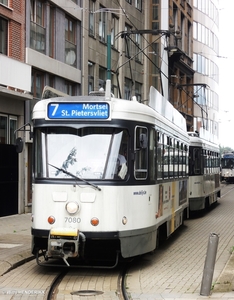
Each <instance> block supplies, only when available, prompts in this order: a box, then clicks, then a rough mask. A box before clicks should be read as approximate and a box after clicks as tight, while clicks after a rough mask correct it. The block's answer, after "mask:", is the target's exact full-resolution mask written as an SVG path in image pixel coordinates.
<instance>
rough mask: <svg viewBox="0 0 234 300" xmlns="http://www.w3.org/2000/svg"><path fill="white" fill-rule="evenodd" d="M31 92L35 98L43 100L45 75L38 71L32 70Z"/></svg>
mask: <svg viewBox="0 0 234 300" xmlns="http://www.w3.org/2000/svg"><path fill="white" fill-rule="evenodd" d="M31 83H32V87H31V92H32V94H33V97H34V98H37V99H41V96H42V91H43V88H44V73H42V72H40V71H38V70H32V80H31Z"/></svg>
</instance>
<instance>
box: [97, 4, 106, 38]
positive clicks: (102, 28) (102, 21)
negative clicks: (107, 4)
mask: <svg viewBox="0 0 234 300" xmlns="http://www.w3.org/2000/svg"><path fill="white" fill-rule="evenodd" d="M106 18H107V15H106V12H105V8H104V7H103V6H100V12H99V40H100V41H102V42H104V43H106V24H107V22H106Z"/></svg>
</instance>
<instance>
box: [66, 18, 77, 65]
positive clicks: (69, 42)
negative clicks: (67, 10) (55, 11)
mask: <svg viewBox="0 0 234 300" xmlns="http://www.w3.org/2000/svg"><path fill="white" fill-rule="evenodd" d="M75 29H76V26H75V21H74V20H73V19H71V18H70V17H68V16H66V17H65V62H66V64H68V65H70V66H73V67H76V30H75Z"/></svg>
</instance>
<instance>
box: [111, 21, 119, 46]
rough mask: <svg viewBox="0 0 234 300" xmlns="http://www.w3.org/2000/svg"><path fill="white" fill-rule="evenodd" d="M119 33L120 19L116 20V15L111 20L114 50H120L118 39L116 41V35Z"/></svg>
mask: <svg viewBox="0 0 234 300" xmlns="http://www.w3.org/2000/svg"><path fill="white" fill-rule="evenodd" d="M118 32H119V19H118V18H116V16H115V15H112V19H111V45H112V46H113V47H114V48H116V49H117V48H118V39H116V35H117V33H118Z"/></svg>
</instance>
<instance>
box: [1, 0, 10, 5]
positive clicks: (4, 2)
mask: <svg viewBox="0 0 234 300" xmlns="http://www.w3.org/2000/svg"><path fill="white" fill-rule="evenodd" d="M0 3H2V4H4V5H6V6H8V0H0Z"/></svg>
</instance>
